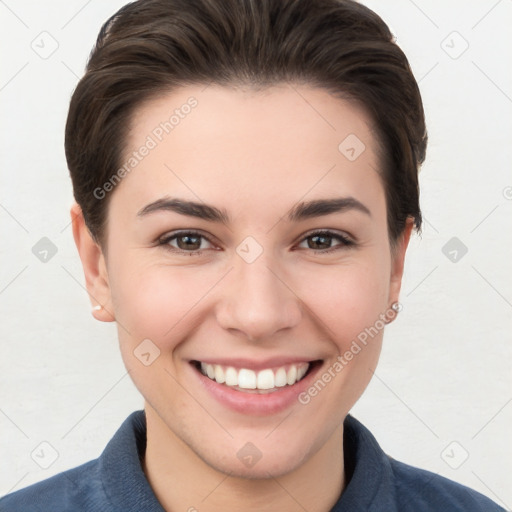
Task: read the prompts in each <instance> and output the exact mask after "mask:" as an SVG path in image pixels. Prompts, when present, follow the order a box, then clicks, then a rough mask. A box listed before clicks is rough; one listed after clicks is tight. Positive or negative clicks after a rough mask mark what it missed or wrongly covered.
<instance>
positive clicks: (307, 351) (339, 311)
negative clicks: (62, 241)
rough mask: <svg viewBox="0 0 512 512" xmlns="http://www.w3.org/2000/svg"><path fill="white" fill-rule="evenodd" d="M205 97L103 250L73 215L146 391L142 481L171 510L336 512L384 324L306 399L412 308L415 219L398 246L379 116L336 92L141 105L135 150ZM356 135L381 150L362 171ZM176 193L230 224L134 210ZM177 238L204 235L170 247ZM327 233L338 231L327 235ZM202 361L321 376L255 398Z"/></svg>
mask: <svg viewBox="0 0 512 512" xmlns="http://www.w3.org/2000/svg"><path fill="white" fill-rule="evenodd" d="M299 93H300V94H299ZM190 96H194V97H195V98H196V99H197V101H198V104H197V107H196V108H194V109H193V110H192V111H191V112H190V114H188V116H186V117H185V118H184V119H182V120H180V123H179V124H178V125H177V126H176V127H175V128H174V129H173V131H172V132H171V133H169V134H167V135H166V136H165V137H164V138H163V140H162V141H161V142H159V143H158V145H157V146H156V147H155V148H154V149H152V150H151V151H150V152H149V154H148V155H147V156H146V157H145V158H144V159H143V160H142V161H141V162H140V163H139V164H138V165H137V167H136V169H134V170H133V171H132V172H131V173H130V174H128V175H127V176H126V177H124V179H123V180H122V182H121V183H120V184H118V185H117V186H116V188H115V190H114V191H113V192H111V193H110V194H111V196H109V198H108V200H109V201H110V203H109V210H108V230H107V234H108V236H107V248H106V251H105V253H104V252H102V250H101V248H100V247H99V246H98V245H97V244H96V243H95V242H94V241H93V239H92V238H91V236H90V234H89V231H88V229H87V227H86V226H85V224H84V221H83V217H82V216H81V212H80V208H79V207H78V205H74V206H73V208H72V210H71V215H72V219H73V233H74V237H75V242H76V245H77V248H78V251H79V254H80V258H81V260H82V264H83V268H84V273H85V279H86V284H87V290H88V292H89V294H90V297H91V301H92V303H93V305H96V304H98V303H99V304H101V305H103V306H104V308H103V309H102V310H100V311H96V312H94V315H95V316H96V318H97V319H98V320H102V321H116V322H117V325H118V334H119V344H120V348H121V354H122V357H123V360H124V363H125V365H126V367H127V369H128V370H129V372H130V376H131V378H132V379H133V381H134V383H135V385H136V386H137V388H138V389H139V390H140V392H141V393H142V395H143V396H144V398H145V411H146V417H147V450H146V455H145V461H144V471H145V473H146V476H147V478H148V481H149V483H150V485H151V487H152V488H153V490H154V492H155V494H156V496H157V498H158V500H159V501H160V503H161V504H162V506H163V507H164V508H165V509H166V510H168V511H171V510H172V511H175V510H176V511H178V510H182V511H186V510H193V509H194V508H195V509H197V510H200V511H201V512H206V511H208V512H216V511H231V510H233V511H234V510H241V509H243V510H247V511H252V510H262V509H264V510H267V511H274V510H275V511H282V510H287V511H295V510H304V509H306V510H308V511H310V512H314V511H318V512H320V511H328V510H329V509H330V508H331V507H332V506H333V505H334V503H335V502H336V501H337V499H338V497H339V495H340V493H341V492H342V491H343V488H344V486H345V473H344V460H343V420H344V418H345V416H346V415H347V414H348V412H349V411H350V409H351V407H352V406H353V405H354V403H355V402H356V401H357V400H358V398H359V397H360V396H361V394H362V392H363V391H364V389H365V388H366V386H367V385H368V382H369V381H370V379H371V376H372V371H373V370H374V369H375V367H376V365H377V361H378V358H379V354H380V349H381V343H382V331H380V332H379V334H378V335H377V336H375V337H374V338H373V339H372V340H371V342H370V343H368V345H366V346H365V347H364V348H363V350H361V351H360V352H359V353H358V354H357V355H356V356H354V358H353V359H352V360H351V361H350V362H349V364H347V365H346V367H344V368H343V371H341V372H339V373H337V374H336V376H335V377H334V378H332V379H331V380H330V382H329V383H328V384H327V385H326V386H325V388H324V389H322V390H321V392H319V393H318V395H317V396H315V397H314V398H312V399H311V400H310V401H309V402H308V403H307V404H304V403H301V402H300V401H299V400H298V394H299V392H301V391H304V390H306V391H307V390H308V389H309V388H310V387H311V386H312V385H313V384H314V382H315V381H316V380H317V379H319V378H320V377H321V376H322V375H323V374H324V373H325V372H326V371H327V370H328V369H329V368H332V367H333V364H334V363H335V362H336V360H337V357H338V356H339V355H340V354H343V353H345V352H346V350H348V348H349V347H350V344H351V343H352V341H353V340H354V339H356V338H357V336H358V334H359V333H361V332H362V331H364V329H365V328H367V327H369V326H372V325H374V324H375V322H376V320H377V319H378V318H379V315H382V314H383V313H385V312H386V311H389V308H390V306H391V304H392V303H393V302H395V301H397V300H398V296H399V291H400V283H401V278H402V272H403V261H404V255H405V251H406V248H407V244H408V241H409V236H410V233H411V230H412V225H411V223H408V224H407V226H406V229H405V231H404V233H403V235H402V237H401V238H400V239H399V240H398V242H397V245H396V248H395V249H394V250H391V246H390V240H389V237H388V229H387V222H386V203H385V194H384V188H383V185H382V181H381V178H380V176H379V174H378V173H377V172H376V169H379V158H378V156H377V145H376V140H375V138H374V134H373V131H372V126H371V123H370V120H369V118H368V116H367V115H366V113H365V112H364V111H363V110H362V109H361V108H359V107H357V106H356V105H354V104H352V103H349V102H346V101H343V100H340V99H337V98H334V97H333V96H331V95H330V94H329V93H327V92H326V91H324V90H320V89H316V88H311V87H306V86H304V85H301V86H294V87H293V88H292V87H290V86H289V85H284V84H283V85H281V86H279V87H272V88H271V89H266V90H264V91H259V92H254V91H251V90H247V89H236V90H235V89H233V88H227V87H220V86H213V85H210V86H209V87H206V88H205V86H204V85H203V86H187V87H184V88H181V89H178V90H175V91H173V92H172V93H169V94H166V95H162V96H161V97H160V98H158V99H154V100H152V101H150V102H148V103H145V104H144V105H143V106H142V107H141V108H139V109H138V110H137V112H136V116H135V117H134V119H133V122H132V125H131V131H130V136H129V140H128V143H129V148H130V151H133V150H136V149H137V148H139V147H140V146H141V145H142V144H144V141H145V140H146V138H147V136H148V135H149V134H151V133H152V130H154V128H155V127H156V126H158V125H159V123H161V122H162V121H163V120H164V119H168V117H169V114H168V113H169V112H172V111H173V110H174V109H175V108H179V107H180V105H183V104H184V103H186V101H187V99H188V98H189V97H190ZM349 134H355V135H356V136H357V137H358V138H359V139H360V140H361V141H363V143H364V144H365V147H366V149H365V150H364V151H363V152H362V153H361V154H360V156H359V157H358V158H356V159H355V160H354V161H350V160H349V159H348V158H347V157H346V156H345V155H344V154H342V152H340V150H339V149H338V146H339V144H340V143H341V142H342V141H343V140H344V139H345V138H346V137H347V136H348V135H349ZM164 196H168V197H172V198H178V199H181V200H184V201H193V202H196V203H200V204H207V205H211V206H215V207H216V208H218V209H219V210H223V211H225V213H226V214H227V215H228V217H229V218H228V219H227V220H226V223H222V222H220V221H218V220H212V219H205V218H198V217H194V216H191V215H184V214H182V213H178V212H176V211H171V210H169V209H168V210H159V211H154V212H152V213H148V214H147V215H137V213H138V212H139V211H140V210H141V209H143V208H144V207H145V206H146V205H148V204H150V203H152V202H154V201H156V200H158V199H161V198H163V197H164ZM341 197H343V198H353V199H354V200H355V201H352V202H351V203H349V204H348V206H346V207H345V208H343V209H341V210H339V211H332V212H331V213H328V214H323V215H320V214H317V215H312V216H308V217H303V218H293V219H289V218H287V216H288V213H289V212H290V210H291V209H292V208H294V207H297V204H298V203H301V202H309V201H314V200H320V199H322V200H326V199H334V198H341ZM105 200H107V199H105ZM177 230H194V231H199V232H200V235H202V237H199V238H197V235H196V237H194V235H193V234H189V237H192V239H190V238H189V239H187V238H186V237H183V233H182V234H181V235H182V236H181V238H179V237H178V238H174V239H171V240H169V241H168V242H167V244H166V245H165V244H163V245H158V239H161V238H163V237H164V235H172V234H175V232H176V231H177ZM318 230H324V231H325V230H329V231H330V232H332V234H331V237H330V238H329V236H326V235H324V236H323V237H322V236H321V237H320V238H316V239H315V237H314V236H312V235H311V232H313V231H318ZM336 235H338V236H340V235H341V236H342V237H344V238H342V239H337V238H336ZM246 237H252V239H253V240H252V241H251V242H250V244H249V245H245V246H244V245H242V246H240V244H241V242H242V241H244V239H246ZM346 239H348V240H349V241H351V242H353V244H349V245H347V244H346V243H345V242H344V241H343V240H346ZM254 241H255V242H254ZM251 244H252V245H251ZM240 247H242V248H243V249H245V253H247V251H248V254H250V255H256V256H257V257H256V258H255V259H254V260H253V261H250V262H248V260H247V258H244V257H243V256H245V253H244V252H243V250H242V252H241V251H240ZM329 247H332V248H333V250H331V252H327V253H326V252H324V253H321V250H323V249H327V248H329ZM237 248H238V251H237ZM197 249H201V252H200V253H198V252H197ZM187 251H188V252H187ZM194 251H196V252H194ZM260 252H261V254H260ZM145 339H149V340H151V344H152V345H146V347H148V346H149V347H158V349H159V350H160V355H159V356H158V357H157V358H156V359H155V360H154V361H153V362H152V363H151V364H148V365H145V364H142V363H141V360H140V359H139V358H138V357H136V356H135V355H134V350H135V351H136V349H137V347H138V346H139V345H140V343H141V342H142V340H145ZM146 351H147V350H146ZM197 361H199V362H205V363H209V364H212V365H213V364H219V365H221V367H222V368H223V369H224V370H225V369H226V368H227V367H228V366H233V367H234V368H235V370H237V371H238V370H240V369H241V368H244V369H248V370H254V372H255V374H257V373H258V372H259V371H262V370H263V369H268V368H269V367H270V368H271V369H273V371H274V375H275V373H276V371H277V370H278V368H280V367H282V366H284V368H285V371H287V370H288V369H290V367H291V365H292V364H298V365H299V366H301V365H302V366H306V367H307V363H310V368H311V369H310V370H309V372H308V373H306V375H305V377H304V378H303V379H302V380H301V381H298V382H297V383H295V384H290V385H289V384H287V385H286V386H282V387H281V386H279V387H277V386H274V389H271V390H269V391H263V392H261V393H255V392H254V390H247V389H240V387H239V388H236V389H235V388H233V387H229V386H227V385H226V383H224V384H222V383H215V382H214V381H213V380H212V379H210V378H209V377H208V376H205V375H203V374H202V373H201V371H200V370H199V369H198V364H199V363H196V362H197ZM313 361H316V363H314V364H312V362H313ZM308 368H309V367H308ZM292 372H293V370H292ZM276 379H277V377H276ZM301 386H302V387H301ZM226 388H228V389H229V394H228V395H227V396H228V398H226V397H225V395H223V390H225V389H226ZM282 397H286V399H285V398H282ZM247 443H251V444H250V445H247ZM243 447H245V448H244V450H245V451H244V450H242V452H240V450H241V449H242V448H243ZM244 454H245V455H247V454H249V455H250V456H256V457H257V456H260V458H259V460H257V461H256V463H254V464H251V463H250V462H249V463H248V462H247V461H248V460H249V461H250V460H252V459H251V458H249V459H243V455H244Z"/></svg>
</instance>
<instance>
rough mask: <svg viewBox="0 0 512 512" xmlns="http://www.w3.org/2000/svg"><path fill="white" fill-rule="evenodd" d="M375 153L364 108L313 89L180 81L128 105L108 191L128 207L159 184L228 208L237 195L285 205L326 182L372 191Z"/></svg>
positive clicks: (153, 194)
mask: <svg viewBox="0 0 512 512" xmlns="http://www.w3.org/2000/svg"><path fill="white" fill-rule="evenodd" d="M144 147H146V148H149V149H147V150H143V148H144ZM141 150H143V151H141ZM134 152H135V153H139V156H138V158H136V157H134V156H133V153H134ZM142 152H143V153H144V155H145V156H143V157H140V153H142ZM377 152H378V146H377V140H376V139H375V136H374V134H373V131H372V125H371V120H370V119H369V117H368V115H367V114H366V112H365V111H364V109H363V108H362V107H360V106H358V105H357V104H355V103H352V102H348V101H346V100H341V99H339V98H336V97H334V96H333V95H331V94H329V93H328V92H327V91H325V90H323V89H318V88H313V87H307V86H298V85H289V84H283V85H280V86H274V87H271V88H268V89H264V90H259V91H254V90H250V89H241V88H237V89H235V88H228V87H221V86H214V85H210V86H204V85H198V86H187V87H182V88H179V89H176V90H175V91H172V92H170V93H167V94H165V95H161V96H160V97H158V98H155V99H152V100H151V101H148V102H145V103H144V104H142V105H141V106H140V107H139V108H138V109H137V110H136V112H135V113H134V115H133V117H132V120H131V125H130V133H129V137H128V140H127V150H126V151H125V154H124V156H123V162H122V163H121V165H123V164H126V163H127V162H128V161H129V160H130V159H131V160H132V164H135V165H133V166H132V167H131V169H130V171H129V172H128V173H126V174H125V177H124V178H123V180H122V181H121V183H120V184H119V185H118V186H117V187H116V190H115V194H114V197H113V198H112V200H113V201H121V200H123V201H127V202H129V203H130V204H131V205H133V208H132V209H135V208H136V206H142V205H143V204H145V203H147V202H149V201H151V200H155V199H157V198H158V197H161V196H163V195H164V194H165V193H168V194H172V195H181V196H182V197H183V196H186V197H187V198H189V199H194V200H197V199H203V197H204V198H205V199H206V197H205V196H207V197H208V202H215V201H218V202H220V203H221V204H223V205H226V207H229V204H230V203H231V204H232V206H233V208H234V209H235V210H236V209H237V208H238V209H240V204H237V203H236V201H237V199H238V201H242V202H244V201H247V200H254V201H256V200H258V201H260V203H261V201H266V202H271V203H272V204H274V203H275V202H276V201H280V202H281V203H283V202H284V203H287V202H290V201H291V204H293V203H294V202H296V201H298V200H300V199H301V198H302V197H304V196H308V195H310V196H313V195H320V196H326V195H329V193H331V195H332V192H333V187H337V188H338V192H339V193H338V195H339V194H340V193H341V194H343V193H346V194H355V193H356V192H358V193H361V191H360V190H356V189H361V188H366V189H367V191H368V192H371V191H372V190H374V192H379V187H381V183H380V179H379V176H378V174H377V173H376V170H377V169H378V167H379V162H378V156H377ZM134 158H136V161H135V160H133V159H134ZM128 167H129V166H128ZM363 184H364V185H365V186H364V187H362V186H363ZM340 187H342V189H340ZM381 191H382V190H380V192H381ZM116 196H118V197H117V198H116ZM194 196H195V197H194ZM309 198H310V197H305V199H309ZM311 198H313V197H311ZM235 213H236V212H235Z"/></svg>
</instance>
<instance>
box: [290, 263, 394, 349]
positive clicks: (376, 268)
mask: <svg viewBox="0 0 512 512" xmlns="http://www.w3.org/2000/svg"><path fill="white" fill-rule="evenodd" d="M382 263H383V264H379V263H376V262H375V260H374V259H373V258H364V259H363V258H361V259H358V260H356V259H355V258H354V260H353V261H351V262H347V263H346V264H342V265H337V266H334V265H333V266H325V267H324V268H318V269H316V270H315V272H314V277H313V276H311V279H310V280H308V282H309V284H308V285H307V286H306V285H304V286H303V287H302V292H301V293H300V294H299V296H300V297H303V298H304V302H305V303H306V304H307V305H308V306H309V307H310V308H311V309H312V310H313V311H314V312H315V313H316V314H317V316H318V317H319V319H320V320H321V321H322V325H323V327H324V330H325V335H326V336H328V337H330V338H331V339H334V340H336V342H337V344H338V345H339V346H340V349H342V348H343V349H344V347H345V345H346V344H347V343H348V344H350V342H351V341H352V340H353V339H355V338H356V337H357V336H358V335H359V333H360V332H362V331H363V330H364V329H365V328H367V327H370V326H371V325H373V324H374V323H375V321H376V320H377V319H378V318H379V315H380V314H382V313H384V312H385V311H386V309H387V297H388V291H389V269H387V265H386V262H382Z"/></svg>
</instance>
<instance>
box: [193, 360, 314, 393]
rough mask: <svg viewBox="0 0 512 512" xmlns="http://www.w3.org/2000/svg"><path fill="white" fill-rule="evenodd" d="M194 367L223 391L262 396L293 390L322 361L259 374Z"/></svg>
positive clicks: (232, 368)
mask: <svg viewBox="0 0 512 512" xmlns="http://www.w3.org/2000/svg"><path fill="white" fill-rule="evenodd" d="M191 364H192V366H193V367H194V368H195V369H196V370H197V371H198V372H200V373H201V374H202V375H203V376H205V377H207V378H208V379H210V380H211V381H214V382H216V383H217V384H220V385H222V386H223V387H226V388H229V389H231V390H233V391H239V392H241V393H249V394H260V395H263V394H269V393H276V392H279V391H285V390H288V389H290V388H292V387H294V386H295V385H296V384H297V383H299V382H301V381H302V380H303V379H305V378H307V377H308V376H309V375H310V374H311V373H312V372H313V371H314V370H315V369H316V368H317V367H318V366H320V365H321V364H322V360H314V361H301V362H295V363H288V364H284V365H280V366H273V367H268V368H261V369H259V370H254V369H251V368H244V367H236V366H231V365H224V364H217V363H207V362H203V361H195V360H194V361H191Z"/></svg>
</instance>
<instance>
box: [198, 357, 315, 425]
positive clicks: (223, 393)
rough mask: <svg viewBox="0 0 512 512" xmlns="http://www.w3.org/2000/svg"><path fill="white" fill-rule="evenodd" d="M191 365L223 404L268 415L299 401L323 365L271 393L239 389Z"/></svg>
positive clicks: (239, 409)
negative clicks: (211, 377) (216, 379)
mask: <svg viewBox="0 0 512 512" xmlns="http://www.w3.org/2000/svg"><path fill="white" fill-rule="evenodd" d="M191 366H192V370H193V372H194V373H195V374H196V375H197V377H198V378H199V381H200V383H201V384H202V385H203V386H204V387H205V388H206V389H207V391H208V392H209V393H211V395H213V397H214V398H215V399H216V400H218V401H219V402H220V403H221V404H222V405H224V406H226V407H228V408H230V409H232V410H234V411H237V412H240V413H242V414H249V415H253V416H266V415H271V414H276V413H278V412H281V411H283V410H285V409H286V408H288V407H290V406H291V405H292V404H294V403H298V396H299V395H300V394H301V393H302V392H304V391H305V390H306V389H307V388H308V387H309V386H310V383H311V381H312V380H313V379H314V377H315V375H316V374H317V373H318V371H319V369H320V368H321V366H322V365H321V364H316V365H315V366H314V367H313V368H312V369H311V370H310V371H309V373H308V374H307V375H306V376H305V377H304V378H303V379H302V380H300V381H299V382H296V383H295V384H293V385H292V386H283V387H282V388H277V391H272V392H270V393H245V392H243V391H237V390H235V389H233V388H230V387H229V386H226V385H224V384H219V383H218V382H216V381H214V380H212V379H210V378H208V377H206V375H203V374H202V373H201V372H200V371H199V370H198V369H197V368H196V367H195V366H194V364H191Z"/></svg>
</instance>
